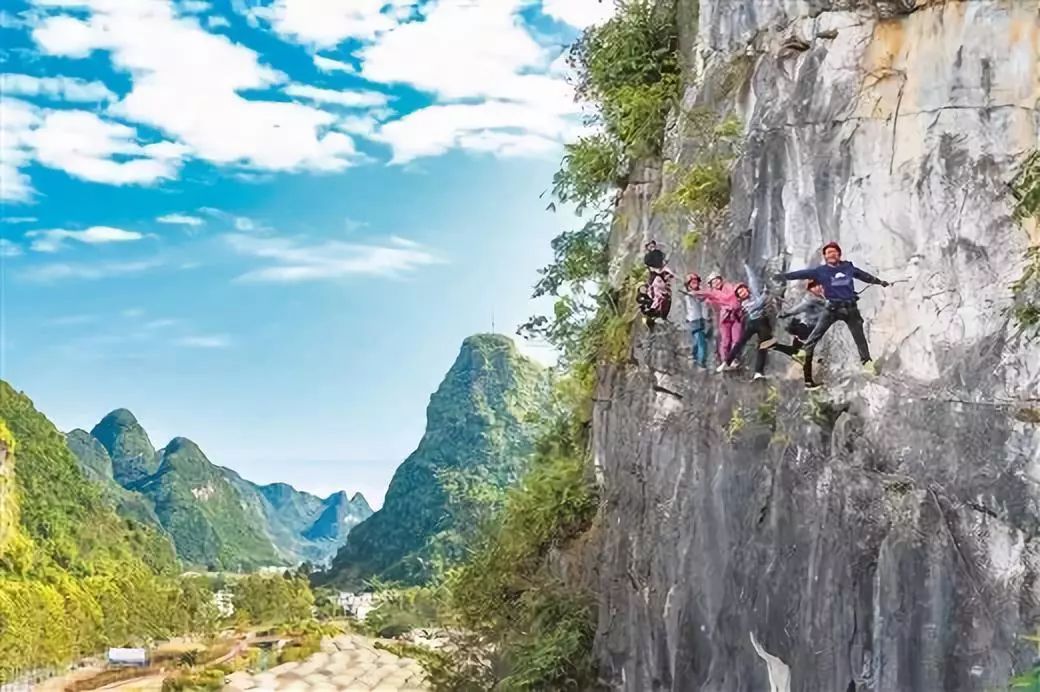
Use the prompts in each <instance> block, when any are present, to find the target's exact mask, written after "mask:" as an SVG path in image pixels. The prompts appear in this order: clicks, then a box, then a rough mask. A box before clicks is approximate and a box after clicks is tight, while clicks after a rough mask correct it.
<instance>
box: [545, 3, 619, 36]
mask: <svg viewBox="0 0 1040 692" xmlns="http://www.w3.org/2000/svg"><path fill="white" fill-rule="evenodd" d="M542 12H544V13H545V14H547V15H549V16H550V17H552V18H553V19H558V20H560V21H561V22H564V23H566V24H570V25H571V26H573V27H577V28H579V29H584V28H585V27H587V26H591V25H593V24H602V23H603V22H605V21H607V20H608V19H610V18H611V17H613V16H614V0H542Z"/></svg>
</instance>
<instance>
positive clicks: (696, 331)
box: [683, 274, 709, 368]
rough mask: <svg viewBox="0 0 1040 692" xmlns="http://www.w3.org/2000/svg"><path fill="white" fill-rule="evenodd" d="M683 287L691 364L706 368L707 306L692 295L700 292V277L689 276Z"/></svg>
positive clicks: (699, 298) (700, 299)
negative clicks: (691, 349)
mask: <svg viewBox="0 0 1040 692" xmlns="http://www.w3.org/2000/svg"><path fill="white" fill-rule="evenodd" d="M683 285H684V286H686V291H683V299H684V300H685V302H686V323H687V324H688V325H689V327H690V338H691V339H692V341H693V362H694V364H695V365H697V366H698V367H701V368H707V367H708V324H709V321H708V317H709V315H708V306H707V305H705V304H704V299H703V298H701V297H699V296H696V295H693V293H692V292H693V291H699V290H701V277H699V276H697V275H696V274H690V275H689V276H687V277H686V281H685V282H684V284H683ZM687 291H689V293H688V292H687Z"/></svg>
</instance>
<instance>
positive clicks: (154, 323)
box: [142, 318, 180, 329]
mask: <svg viewBox="0 0 1040 692" xmlns="http://www.w3.org/2000/svg"><path fill="white" fill-rule="evenodd" d="M178 324H180V320H174V319H170V318H162V319H158V320H151V321H150V322H145V323H144V324H143V325H142V326H143V327H144V328H145V329H166V328H167V327H175V326H177V325H178Z"/></svg>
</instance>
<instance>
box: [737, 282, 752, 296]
mask: <svg viewBox="0 0 1040 692" xmlns="http://www.w3.org/2000/svg"><path fill="white" fill-rule="evenodd" d="M742 288H743V289H744V290H745V291H747V292H748V293H751V289H750V288H748V285H747V284H744V283H740V284H737V285H736V286H735V287H734V288H733V294H734V295H736V294H737V292H738V291H740V289H742Z"/></svg>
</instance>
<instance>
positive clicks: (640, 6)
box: [553, 0, 680, 213]
mask: <svg viewBox="0 0 1040 692" xmlns="http://www.w3.org/2000/svg"><path fill="white" fill-rule="evenodd" d="M678 46H679V34H678V28H677V26H676V21H675V7H674V5H673V4H672V3H667V2H666V3H654V2H649V1H647V0H630V1H624V2H620V3H619V4H618V7H617V12H616V13H615V15H614V17H613V18H611V19H610V20H608V21H606V22H604V23H603V24H601V25H599V26H593V27H590V28H589V29H587V30H586V31H585V33H584V34H583V35H582V37H581V38H580V39H579V40H578V41H577V42H576V43H575V44H574V46H573V47H572V48H571V54H570V60H569V62H570V65H571V67H572V68H574V70H575V72H576V73H577V75H578V79H577V85H576V87H577V89H576V90H577V96H578V99H579V100H582V101H585V102H586V103H589V104H591V105H593V106H594V107H595V114H594V115H593V116H591V117H590V118H589V121H590V124H595V125H599V126H600V127H601V130H602V131H601V132H600V133H598V134H595V135H591V136H587V137H582V138H580V139H578V141H576V142H574V143H572V144H568V145H567V147H566V153H565V154H564V157H563V162H562V166H561V168H560V171H559V172H558V173H557V174H556V175H555V176H554V178H553V195H554V196H555V197H556V199H557V200H559V201H561V202H564V203H573V204H574V205H575V206H576V207H577V209H578V211H579V213H580V212H581V211H583V210H584V209H585V208H586V207H590V206H593V207H598V206H599V203H601V202H603V201H604V199H605V197H606V195H607V193H609V191H610V189H611V188H612V187H622V186H623V185H624V184H625V181H626V178H627V174H628V171H629V168H630V167H631V165H632V162H633V161H635V160H637V159H640V158H644V157H652V156H657V155H658V154H659V153H660V151H661V144H662V142H663V138H664V129H665V123H666V120H667V118H668V112H669V111H670V110H671V108H672V106H673V105H675V103H676V102H677V100H678V96H679V71H680V68H679V53H678Z"/></svg>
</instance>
